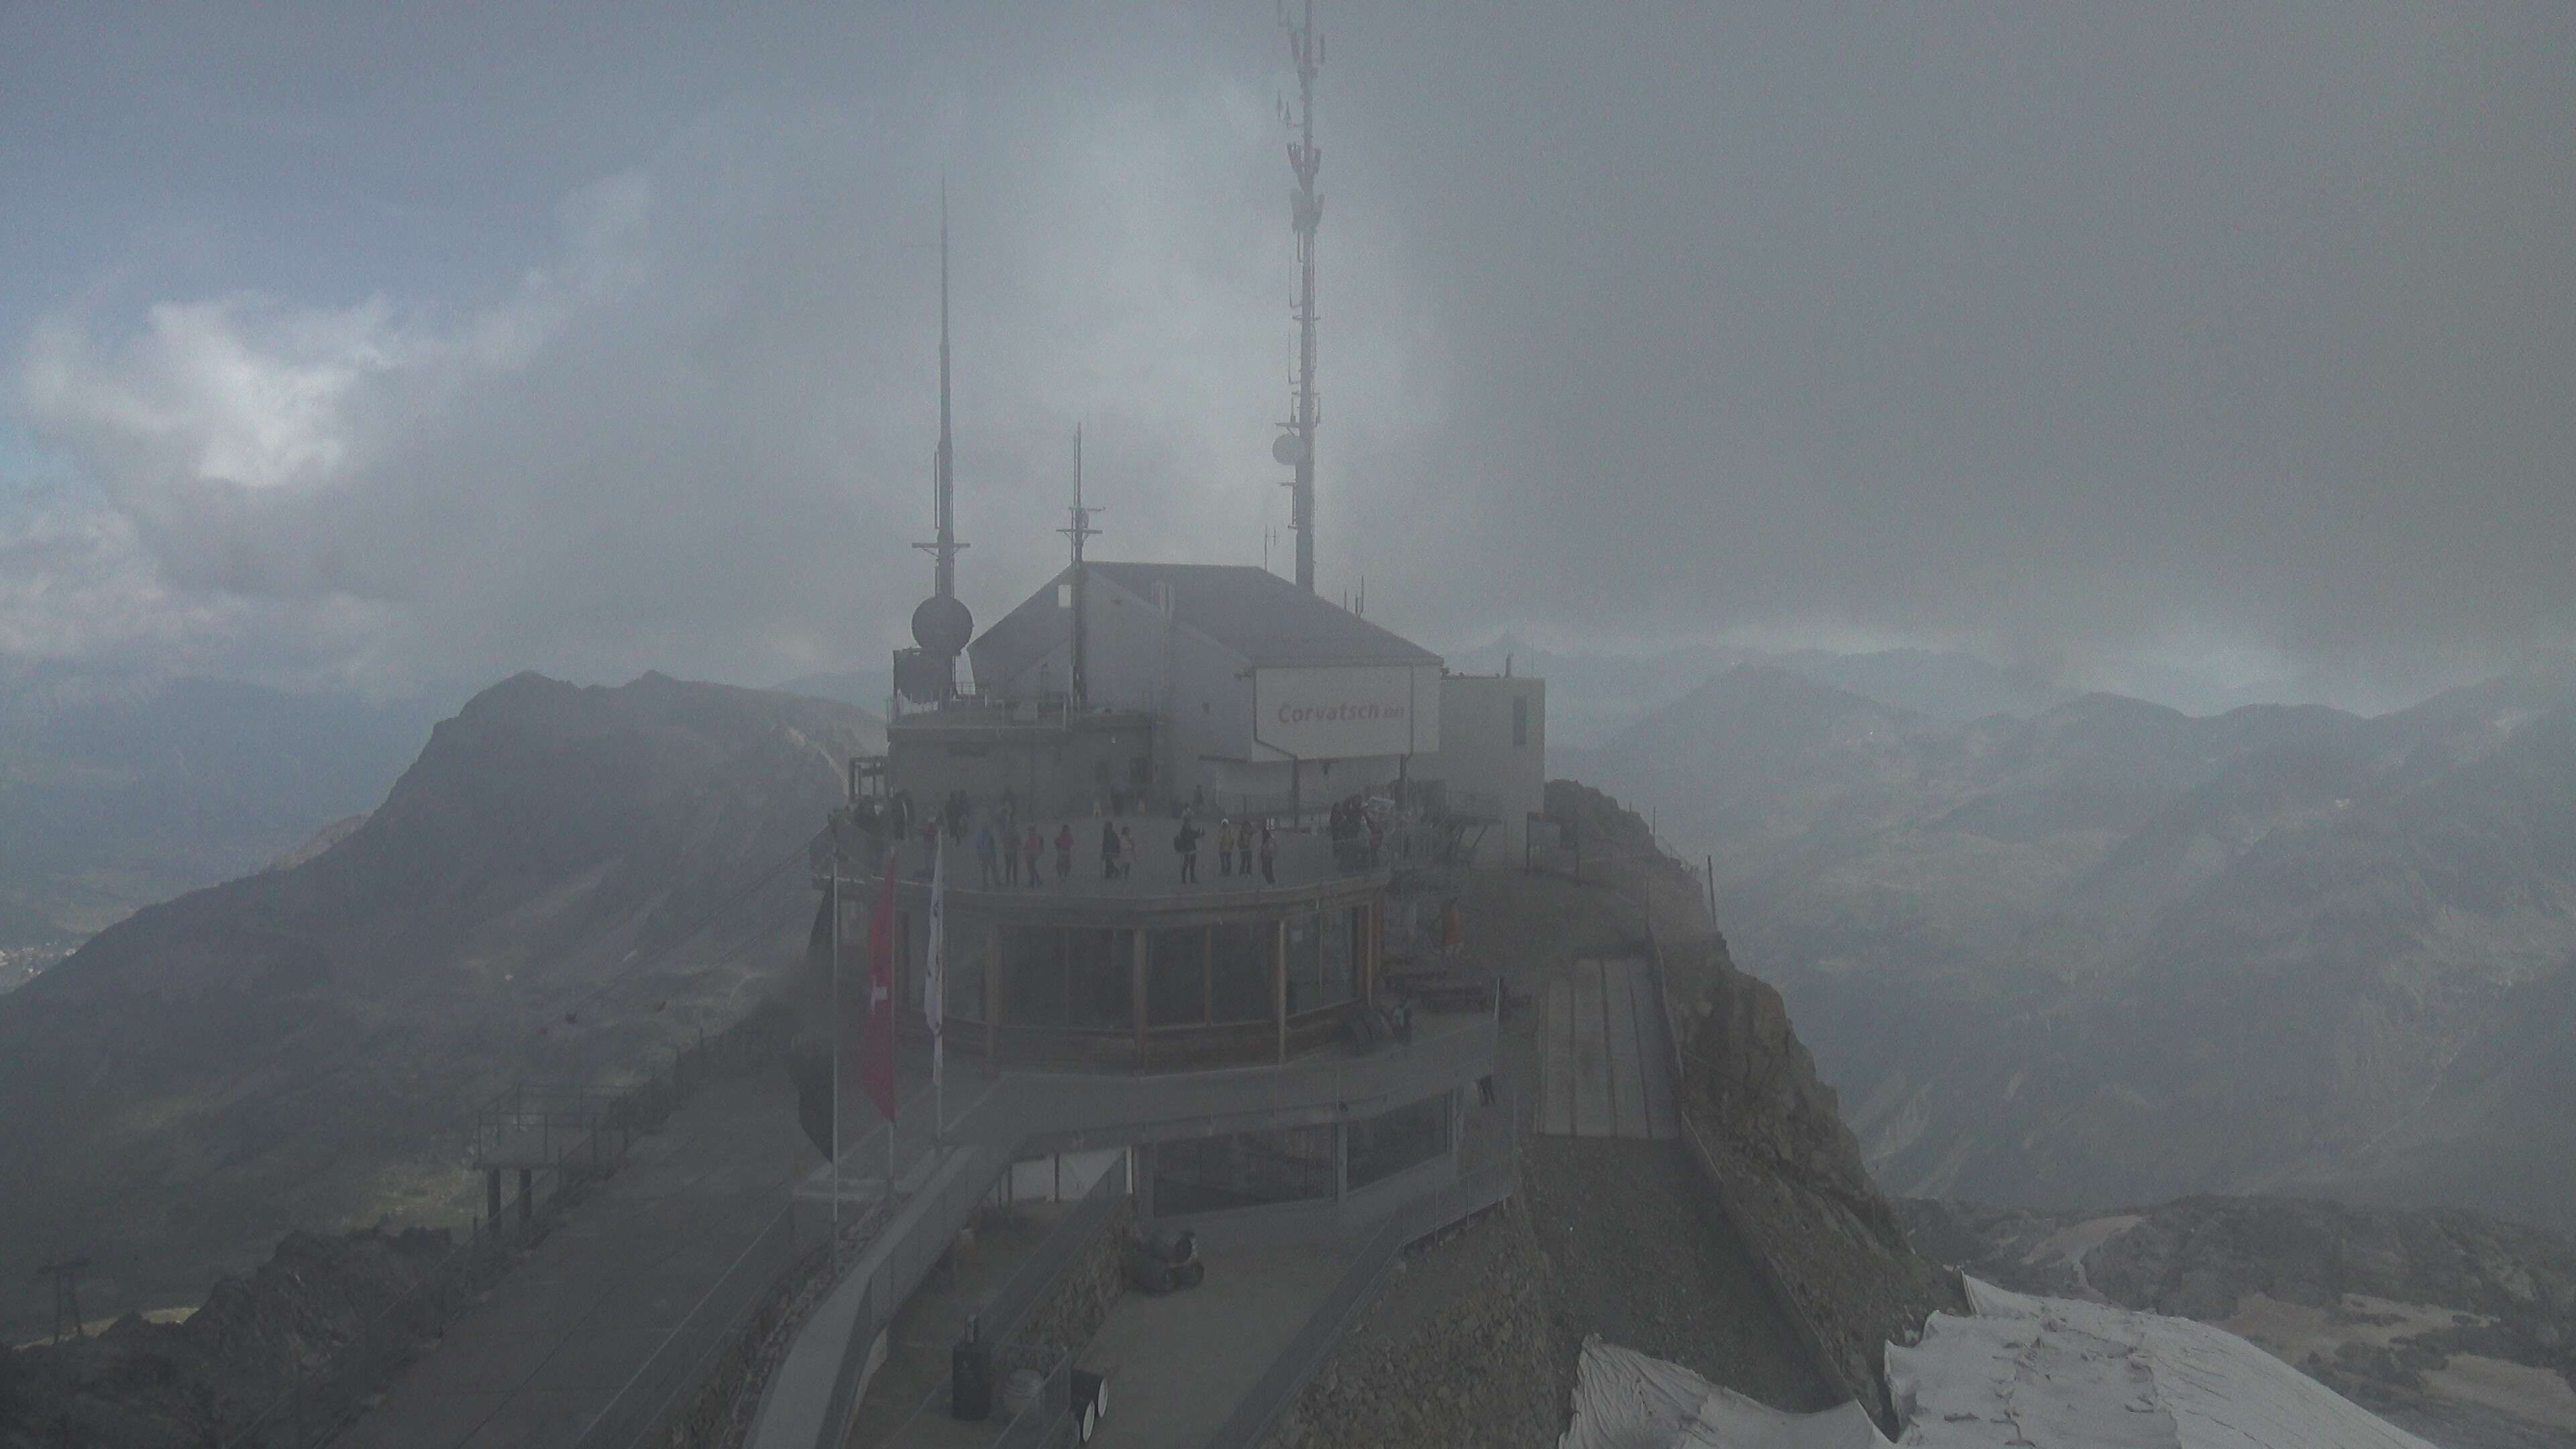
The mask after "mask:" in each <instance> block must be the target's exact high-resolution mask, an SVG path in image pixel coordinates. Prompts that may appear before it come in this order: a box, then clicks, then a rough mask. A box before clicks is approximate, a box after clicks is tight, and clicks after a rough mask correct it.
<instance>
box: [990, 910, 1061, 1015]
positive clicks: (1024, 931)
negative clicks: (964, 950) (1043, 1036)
mask: <svg viewBox="0 0 2576 1449" xmlns="http://www.w3.org/2000/svg"><path fill="white" fill-rule="evenodd" d="M1002 1013H1003V1020H1005V1021H1007V1022H1009V1023H1010V1024H1011V1025H1013V1026H1070V1025H1071V1024H1072V1022H1071V1020H1070V1016H1071V1013H1070V1012H1069V1011H1068V1010H1067V1005H1066V1001H1065V990H1064V945H1063V942H1062V941H1061V940H1060V939H1058V933H1057V932H1056V931H1054V930H1053V929H1051V928H1048V927H1044V926H1004V927H1003V928H1002Z"/></svg>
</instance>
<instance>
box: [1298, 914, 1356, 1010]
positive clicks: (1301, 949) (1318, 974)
mask: <svg viewBox="0 0 2576 1449" xmlns="http://www.w3.org/2000/svg"><path fill="white" fill-rule="evenodd" d="M1358 919H1359V912H1357V911H1356V910H1353V909H1352V908H1350V907H1348V906H1335V907H1333V908H1332V909H1330V910H1326V911H1301V912H1299V913H1297V914H1296V915H1293V916H1290V917H1289V918H1288V1011H1289V1014H1290V1015H1292V1016H1293V1015H1296V1014H1298V1013H1300V1012H1308V1011H1320V1010H1322V1009H1323V1008H1325V1007H1328V1006H1339V1005H1341V1004H1342V1003H1343V1002H1345V1001H1348V1000H1350V999H1351V998H1352V997H1354V996H1356V995H1357V994H1358V982H1357V978H1356V974H1355V971H1356V962H1357V959H1358V957H1357V944H1358V942H1357V934H1356V933H1357V930H1358V924H1357V923H1358Z"/></svg>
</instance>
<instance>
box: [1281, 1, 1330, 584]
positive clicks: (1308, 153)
mask: <svg viewBox="0 0 2576 1449" xmlns="http://www.w3.org/2000/svg"><path fill="white" fill-rule="evenodd" d="M1301 5H1302V9H1301V11H1300V13H1299V14H1298V15H1296V16H1291V15H1290V14H1289V11H1288V0H1280V4H1279V24H1280V27H1281V28H1282V29H1284V30H1286V31H1287V33H1288V58H1289V59H1290V60H1291V61H1292V62H1294V63H1295V64H1296V67H1297V103H1296V105H1295V106H1294V107H1291V106H1290V105H1289V104H1288V102H1287V101H1286V100H1285V99H1282V100H1281V101H1280V103H1279V119H1280V121H1281V122H1282V123H1283V124H1285V125H1286V126H1287V127H1288V130H1289V132H1290V133H1291V135H1292V137H1293V139H1291V140H1290V141H1289V142H1288V169H1289V170H1291V171H1293V172H1295V173H1296V175H1297V185H1296V187H1295V188H1294V189H1293V190H1291V191H1290V192H1289V193H1288V221H1289V225H1290V226H1291V227H1293V228H1294V229H1295V231H1296V233H1297V298H1296V317H1297V365H1296V369H1295V371H1294V372H1293V373H1292V374H1291V375H1290V377H1289V402H1290V405H1291V406H1292V407H1294V408H1295V410H1296V415H1295V416H1294V417H1292V418H1291V419H1290V420H1289V421H1287V422H1286V423H1283V424H1281V429H1282V431H1281V432H1280V434H1279V437H1278V440H1277V441H1276V442H1273V443H1272V444H1271V445H1270V455H1271V456H1272V457H1273V458H1276V459H1278V460H1279V461H1280V462H1282V463H1286V464H1288V465H1290V466H1292V467H1294V468H1295V469H1296V470H1297V477H1296V479H1295V481H1293V482H1291V483H1290V484H1289V485H1288V486H1289V487H1290V488H1291V489H1294V490H1295V491H1294V492H1293V493H1292V494H1291V495H1290V497H1291V499H1292V500H1293V501H1292V503H1291V505H1290V508H1289V517H1288V526H1289V527H1290V528H1292V529H1294V530H1295V531H1296V534H1297V587H1299V588H1301V589H1304V590H1306V591H1307V592H1309V593H1312V592H1314V588H1315V425H1316V424H1317V423H1320V422H1322V421H1323V419H1324V410H1323V405H1322V402H1321V400H1320V399H1319V398H1318V397H1317V395H1316V391H1315V316H1316V314H1315V229H1316V228H1317V227H1318V226H1320V225H1321V224H1322V223H1323V220H1324V197H1323V193H1321V192H1319V191H1317V190H1316V189H1315V174H1316V173H1317V172H1318V171H1320V170H1322V169H1323V165H1324V149H1323V148H1322V147H1320V146H1318V145H1316V144H1315V74H1316V72H1318V71H1320V70H1322V69H1323V68H1324V34H1323V32H1322V31H1320V30H1317V29H1316V28H1315V0H1301Z"/></svg>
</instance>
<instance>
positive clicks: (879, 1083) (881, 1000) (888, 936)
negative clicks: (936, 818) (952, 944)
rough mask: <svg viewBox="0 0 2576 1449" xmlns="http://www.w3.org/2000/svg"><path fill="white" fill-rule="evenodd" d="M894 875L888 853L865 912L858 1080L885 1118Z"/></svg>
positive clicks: (891, 1103) (890, 1079) (890, 1112)
mask: <svg viewBox="0 0 2576 1449" xmlns="http://www.w3.org/2000/svg"><path fill="white" fill-rule="evenodd" d="M894 876H895V860H894V857H893V856H892V855H888V856H887V857H886V859H885V862H884V863H883V865H882V866H881V867H880V868H879V870H878V873H877V901H876V909H874V910H872V911H870V912H868V1027H867V1059H866V1060H865V1061H862V1062H861V1063H860V1064H859V1081H860V1084H861V1085H863V1086H864V1087H866V1088H867V1093H868V1100H869V1101H871V1102H874V1103H876V1106H877V1112H878V1114H879V1115H881V1116H883V1117H884V1118H885V1119H886V1120H887V1121H889V1122H891V1121H893V1120H894V1112H895V1106H896V1103H895V1097H894Z"/></svg>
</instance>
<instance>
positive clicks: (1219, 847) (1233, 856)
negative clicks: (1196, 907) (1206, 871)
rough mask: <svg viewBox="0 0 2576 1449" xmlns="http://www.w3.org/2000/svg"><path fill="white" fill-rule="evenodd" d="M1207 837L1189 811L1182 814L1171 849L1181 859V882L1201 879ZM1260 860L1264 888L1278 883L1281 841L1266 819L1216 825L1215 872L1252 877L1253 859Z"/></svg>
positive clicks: (1221, 819) (1225, 820) (1224, 821)
mask: <svg viewBox="0 0 2576 1449" xmlns="http://www.w3.org/2000/svg"><path fill="white" fill-rule="evenodd" d="M1205 834H1206V832H1205V831H1202V830H1200V829H1199V827H1198V822H1197V821H1196V820H1193V819H1192V818H1190V815H1189V813H1188V812H1187V811H1183V812H1182V814H1181V828H1180V831H1179V832H1178V833H1177V834H1175V835H1174V836H1173V837H1172V849H1173V850H1174V851H1176V852H1178V853H1179V855H1180V857H1181V882H1182V884H1184V885H1196V884H1197V883H1198V879H1199V841H1200V839H1201V838H1202V837H1203V836H1204V835H1205ZM1255 855H1258V856H1259V857H1260V858H1261V880H1262V883H1263V884H1264V885H1277V884H1278V883H1279V838H1278V836H1277V834H1275V833H1274V832H1273V831H1272V830H1271V828H1270V822H1269V821H1267V820H1261V821H1252V820H1246V821H1244V822H1243V823H1242V824H1240V825H1237V824H1235V823H1234V821H1233V819H1232V818H1230V817H1223V816H1221V817H1219V818H1218V820H1217V824H1216V872H1217V874H1219V875H1224V876H1230V875H1236V874H1241V875H1242V876H1243V877H1244V878H1245V879H1246V880H1249V879H1251V878H1252V861H1253V857H1254V856H1255Z"/></svg>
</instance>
